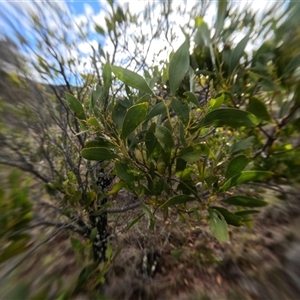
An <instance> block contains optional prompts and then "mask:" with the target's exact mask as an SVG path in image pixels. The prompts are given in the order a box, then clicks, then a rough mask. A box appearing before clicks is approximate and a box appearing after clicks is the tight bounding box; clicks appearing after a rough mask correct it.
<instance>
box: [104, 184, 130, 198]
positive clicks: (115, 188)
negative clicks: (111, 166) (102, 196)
mask: <svg viewBox="0 0 300 300" xmlns="http://www.w3.org/2000/svg"><path fill="white" fill-rule="evenodd" d="M126 185H127V184H126V182H125V181H123V180H120V181H119V182H117V183H116V184H114V186H113V188H112V189H111V190H110V191H109V192H108V193H106V195H108V196H110V195H113V194H116V193H117V192H118V191H119V190H121V189H122V188H123V187H125V186H126Z"/></svg>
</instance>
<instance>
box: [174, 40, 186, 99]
mask: <svg viewBox="0 0 300 300" xmlns="http://www.w3.org/2000/svg"><path fill="white" fill-rule="evenodd" d="M189 65H190V55H189V42H188V40H185V41H184V43H183V44H182V45H181V46H180V47H179V48H178V50H177V51H176V52H175V53H174V55H173V57H172V59H171V61H170V66H169V82H170V90H171V94H172V95H175V92H176V90H177V89H178V87H179V85H180V83H181V82H182V80H183V78H184V76H185V74H186V72H187V71H188V70H189Z"/></svg>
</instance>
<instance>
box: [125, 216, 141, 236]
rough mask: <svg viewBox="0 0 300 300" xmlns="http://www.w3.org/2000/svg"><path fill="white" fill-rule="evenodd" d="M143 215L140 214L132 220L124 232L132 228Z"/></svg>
mask: <svg viewBox="0 0 300 300" xmlns="http://www.w3.org/2000/svg"><path fill="white" fill-rule="evenodd" d="M144 215H145V214H141V215H139V216H137V217H136V218H134V219H133V220H132V221H131V222H130V223H129V224H128V225H127V227H126V228H125V232H126V231H128V230H129V229H130V228H131V227H132V226H134V225H135V224H136V223H137V222H138V221H139V220H140V219H141V218H142V217H143V216H144Z"/></svg>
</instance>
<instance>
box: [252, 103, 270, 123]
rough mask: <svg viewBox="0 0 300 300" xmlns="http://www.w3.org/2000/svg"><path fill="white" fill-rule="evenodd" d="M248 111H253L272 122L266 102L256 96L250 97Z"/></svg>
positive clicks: (258, 116) (257, 115)
mask: <svg viewBox="0 0 300 300" xmlns="http://www.w3.org/2000/svg"><path fill="white" fill-rule="evenodd" d="M247 111H249V112H251V113H252V114H254V115H255V116H256V117H257V118H259V119H261V120H264V121H268V122H271V116H270V114H269V112H268V110H267V107H266V105H265V103H264V102H262V101H261V100H259V99H258V98H256V97H252V98H251V99H250V101H249V105H248V107H247Z"/></svg>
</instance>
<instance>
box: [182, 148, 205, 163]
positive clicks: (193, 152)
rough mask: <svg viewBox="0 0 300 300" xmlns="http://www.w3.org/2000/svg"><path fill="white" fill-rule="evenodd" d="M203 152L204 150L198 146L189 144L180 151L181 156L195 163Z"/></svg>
mask: <svg viewBox="0 0 300 300" xmlns="http://www.w3.org/2000/svg"><path fill="white" fill-rule="evenodd" d="M201 154H202V151H199V149H198V148H197V147H193V146H188V147H186V148H184V149H182V150H181V151H180V153H179V157H180V158H182V159H183V160H185V161H186V162H188V163H193V162H196V161H198V160H199V159H200V156H201Z"/></svg>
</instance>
